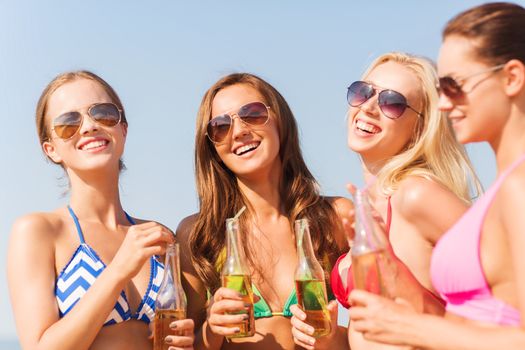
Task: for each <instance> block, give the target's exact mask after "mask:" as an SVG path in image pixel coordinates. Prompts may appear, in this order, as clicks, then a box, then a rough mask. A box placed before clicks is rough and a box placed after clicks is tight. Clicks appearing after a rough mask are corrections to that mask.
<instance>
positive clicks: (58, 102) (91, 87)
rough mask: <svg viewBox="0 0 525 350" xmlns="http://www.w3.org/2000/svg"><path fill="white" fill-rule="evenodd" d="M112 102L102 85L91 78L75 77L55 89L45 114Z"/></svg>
mask: <svg viewBox="0 0 525 350" xmlns="http://www.w3.org/2000/svg"><path fill="white" fill-rule="evenodd" d="M98 102H113V101H112V100H111V98H110V97H109V95H108V93H107V92H106V90H104V88H103V87H102V85H100V84H99V83H98V82H96V81H94V80H91V79H77V80H74V81H72V82H69V83H66V84H64V85H62V86H60V87H59V88H58V89H56V90H55V91H54V92H53V93H52V94H51V96H50V97H49V101H48V103H47V113H46V115H47V116H50V117H51V118H54V117H56V116H58V115H60V114H62V113H66V112H70V111H74V110H78V109H81V108H84V107H87V106H90V105H92V104H93V103H98Z"/></svg>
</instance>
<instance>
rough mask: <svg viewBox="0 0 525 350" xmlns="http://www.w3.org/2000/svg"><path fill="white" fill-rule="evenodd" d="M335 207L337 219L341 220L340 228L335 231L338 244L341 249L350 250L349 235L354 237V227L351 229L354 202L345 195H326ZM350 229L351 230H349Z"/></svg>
mask: <svg viewBox="0 0 525 350" xmlns="http://www.w3.org/2000/svg"><path fill="white" fill-rule="evenodd" d="M325 199H326V200H327V201H328V202H329V203H330V204H331V205H332V207H333V208H334V210H335V212H336V214H337V219H338V221H339V222H340V225H339V228H340V229H338V230H335V231H334V232H333V234H334V238H335V241H336V243H337V246H338V247H339V249H340V250H341V251H348V237H353V235H354V233H353V229H349V227H350V225H351V223H352V222H353V221H354V214H353V209H354V203H353V202H352V201H351V200H349V199H348V198H344V197H325ZM347 230H350V232H347Z"/></svg>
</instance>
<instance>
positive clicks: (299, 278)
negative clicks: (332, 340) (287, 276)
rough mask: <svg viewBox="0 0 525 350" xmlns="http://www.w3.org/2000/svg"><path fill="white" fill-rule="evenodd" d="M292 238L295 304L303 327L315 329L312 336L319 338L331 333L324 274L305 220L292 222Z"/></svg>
mask: <svg viewBox="0 0 525 350" xmlns="http://www.w3.org/2000/svg"><path fill="white" fill-rule="evenodd" d="M295 236H296V241H297V255H298V257H299V262H298V264H297V268H296V269H295V290H296V293H297V302H298V305H299V306H300V307H301V309H302V310H303V311H304V313H305V314H306V320H305V321H304V322H305V323H306V324H308V325H310V326H312V327H313V328H314V334H313V336H314V337H315V338H319V337H322V336H325V335H327V334H329V333H330V330H331V324H330V313H329V311H328V309H327V304H328V300H327V294H326V283H325V278H324V271H323V268H322V267H321V264H319V261H317V258H316V257H315V253H314V250H313V246H312V240H311V238H310V229H309V227H308V221H307V220H306V219H301V220H296V221H295Z"/></svg>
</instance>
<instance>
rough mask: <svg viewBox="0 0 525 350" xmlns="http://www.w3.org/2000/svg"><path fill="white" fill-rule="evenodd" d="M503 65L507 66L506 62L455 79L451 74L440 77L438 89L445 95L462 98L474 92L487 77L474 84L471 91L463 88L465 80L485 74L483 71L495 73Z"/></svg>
mask: <svg viewBox="0 0 525 350" xmlns="http://www.w3.org/2000/svg"><path fill="white" fill-rule="evenodd" d="M503 67H505V63H504V64H499V65H497V66H494V67H489V68H487V69H483V70H481V71H479V72H476V73H474V74H470V75H467V76H466V77H463V78H457V79H454V78H452V77H449V76H446V77H442V78H439V86H438V90H439V92H440V93H443V95H445V96H447V97H448V98H451V99H459V98H462V97H464V96H465V94H468V93H469V92H472V90H474V89H475V88H476V86H478V84H480V83H481V82H483V81H484V80H485V79H482V80H480V81H479V82H477V83H476V84H474V86H472V87H471V88H470V89H469V91H465V90H463V85H464V84H465V82H466V81H467V80H468V79H470V78H472V77H475V76H476V75H480V74H483V73H489V72H490V73H494V72H496V71H498V70H500V69H502V68H503Z"/></svg>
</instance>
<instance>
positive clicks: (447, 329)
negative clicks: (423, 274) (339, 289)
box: [350, 3, 525, 350]
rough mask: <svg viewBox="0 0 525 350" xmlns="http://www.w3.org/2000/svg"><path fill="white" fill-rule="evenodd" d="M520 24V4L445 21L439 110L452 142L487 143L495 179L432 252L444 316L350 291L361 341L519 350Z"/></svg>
mask: <svg viewBox="0 0 525 350" xmlns="http://www.w3.org/2000/svg"><path fill="white" fill-rule="evenodd" d="M524 23H525V8H523V7H522V6H519V5H516V4H511V3H490V4H485V5H481V6H478V7H474V8H472V9H470V10H467V11H465V12H463V13H461V14H459V15H458V16H456V17H455V18H453V19H452V20H451V21H450V22H449V23H448V24H447V26H446V28H445V31H444V35H443V37H444V41H443V45H442V47H441V51H440V56H439V61H438V68H439V73H440V76H441V77H442V78H440V84H439V85H440V92H441V99H440V105H439V107H440V109H441V110H442V111H445V112H447V113H448V117H449V119H450V121H451V122H452V125H453V127H454V131H455V133H456V137H457V139H458V140H459V141H460V142H461V143H469V142H479V141H486V142H488V143H489V145H490V146H491V148H492V149H493V151H494V154H495V157H496V162H497V168H498V176H497V179H496V181H495V182H494V183H493V184H492V186H490V188H489V189H488V190H487V192H486V193H485V194H484V195H483V197H481V198H480V199H479V200H478V201H477V202H476V203H475V204H474V205H473V206H472V207H471V208H470V209H469V210H468V211H467V213H466V214H465V215H464V216H463V217H462V218H461V219H460V220H459V221H458V222H457V223H456V224H455V225H454V226H453V227H452V228H451V229H450V230H449V231H448V232H447V233H445V234H444V235H443V237H442V238H441V240H440V241H439V242H438V244H437V245H436V248H435V250H434V253H433V256H432V263H431V275H432V282H433V284H434V287H435V288H436V290H437V291H438V292H439V293H440V295H441V296H442V298H443V299H444V300H445V301H446V311H447V313H446V316H447V317H446V318H445V319H444V318H439V317H435V316H430V315H421V314H418V313H416V312H415V311H414V310H413V309H412V308H410V307H408V306H406V305H404V306H402V305H400V303H394V302H392V301H389V300H386V299H384V298H380V297H377V296H374V295H370V294H367V293H363V292H361V291H355V292H353V293H351V295H350V301H351V302H352V303H355V304H359V305H360V306H359V307H355V308H352V310H351V311H350V317H351V319H352V322H353V324H354V327H355V328H356V329H357V330H359V331H361V332H362V333H363V334H364V336H365V338H368V339H374V340H377V341H382V342H385V343H388V344H403V345H409V346H413V347H417V348H425V349H476V350H481V349H525V317H524V315H525V254H524V253H523V249H524V247H525V234H524V232H525V216H524V215H523V213H524V212H525V137H524V135H525V40H524V39H523V38H525V25H524ZM440 207H441V204H440ZM401 304H403V302H401ZM378 308H380V309H381V312H380V313H378V312H374V311H373V310H377V309H378ZM385 321H387V322H385Z"/></svg>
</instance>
